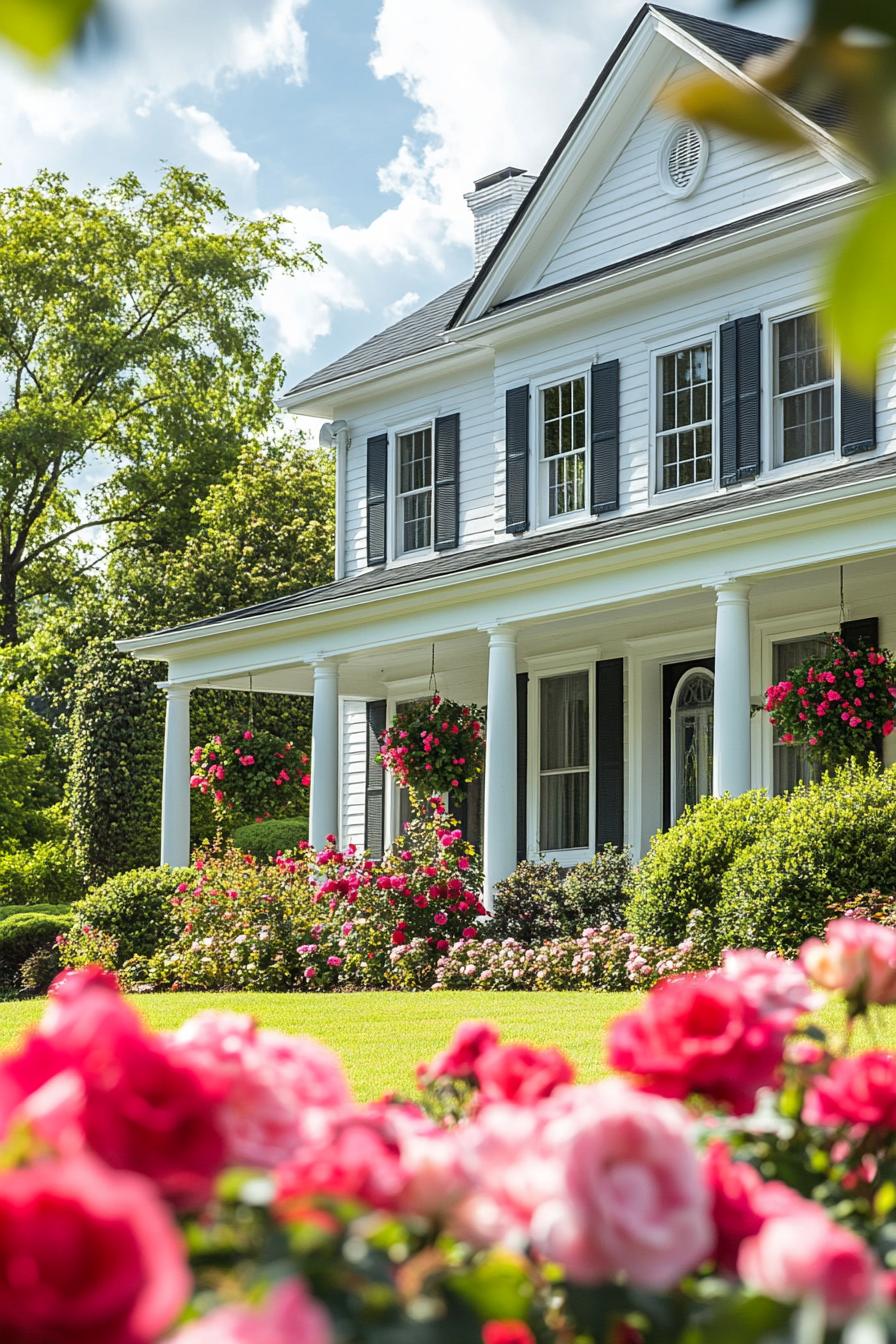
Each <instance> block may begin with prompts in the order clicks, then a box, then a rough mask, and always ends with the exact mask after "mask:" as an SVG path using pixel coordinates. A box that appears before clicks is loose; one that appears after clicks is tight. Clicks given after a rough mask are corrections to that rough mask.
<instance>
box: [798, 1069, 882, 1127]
mask: <svg viewBox="0 0 896 1344" xmlns="http://www.w3.org/2000/svg"><path fill="white" fill-rule="evenodd" d="M803 1118H804V1119H805V1120H806V1122H807V1123H808V1124H810V1125H830V1126H832V1127H835V1128H836V1127H837V1126H839V1125H865V1126H867V1127H868V1128H871V1129H873V1128H876V1127H877V1126H879V1125H880V1126H883V1127H885V1128H886V1129H894V1128H896V1054H893V1053H892V1052H891V1051H889V1050H869V1051H867V1052H866V1053H865V1054H863V1055H854V1056H853V1057H852V1058H851V1059H836V1060H834V1062H833V1064H832V1065H831V1067H830V1069H829V1071H828V1073H827V1075H826V1076H825V1075H819V1076H818V1077H816V1078H815V1079H814V1080H813V1083H812V1088H811V1090H810V1092H809V1095H808V1096H807V1097H806V1104H805V1108H804V1110H803Z"/></svg>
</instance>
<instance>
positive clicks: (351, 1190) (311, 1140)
mask: <svg viewBox="0 0 896 1344" xmlns="http://www.w3.org/2000/svg"><path fill="white" fill-rule="evenodd" d="M390 1109H391V1108H390V1107H389V1106H378V1105H377V1104H373V1105H370V1106H356V1107H345V1108H343V1110H341V1111H339V1112H336V1111H317V1112H315V1114H314V1115H313V1116H312V1117H309V1119H308V1122H307V1123H306V1125H305V1129H304V1134H303V1142H302V1144H301V1146H300V1147H299V1148H298V1150H297V1151H296V1154H295V1156H294V1157H293V1158H292V1160H291V1161H289V1162H288V1163H286V1164H285V1165H283V1166H282V1167H280V1169H279V1171H278V1172H277V1203H278V1205H279V1206H280V1210H281V1214H282V1216H283V1217H284V1219H285V1220H286V1221H288V1220H289V1213H290V1205H291V1204H292V1203H293V1202H294V1201H298V1202H299V1203H300V1204H301V1203H302V1202H303V1201H305V1200H306V1199H308V1198H309V1197H310V1196H312V1195H326V1196H328V1197H329V1198H331V1199H350V1200H358V1201H359V1202H360V1203H361V1204H367V1205H369V1206H370V1207H371V1208H373V1209H398V1208H400V1207H401V1205H402V1198H403V1196H404V1193H405V1190H406V1188H407V1186H408V1183H409V1181H410V1173H409V1172H408V1171H407V1170H406V1168H405V1167H404V1165H403V1163H402V1153H401V1144H400V1142H399V1134H398V1132H397V1130H396V1127H395V1126H394V1125H392V1124H391V1123H390V1116H389V1111H390Z"/></svg>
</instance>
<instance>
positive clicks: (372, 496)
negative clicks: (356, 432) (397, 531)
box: [367, 434, 389, 565]
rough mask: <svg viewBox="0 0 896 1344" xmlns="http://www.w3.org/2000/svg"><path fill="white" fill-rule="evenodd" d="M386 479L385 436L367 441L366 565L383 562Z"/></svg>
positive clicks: (380, 435)
mask: <svg viewBox="0 0 896 1344" xmlns="http://www.w3.org/2000/svg"><path fill="white" fill-rule="evenodd" d="M388 479H389V435H388V434H376V435H374V437H373V438H371V439H368V440H367V563H368V565H384V564H385V563H386V492H387V485H388Z"/></svg>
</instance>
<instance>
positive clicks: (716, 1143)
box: [703, 1139, 805, 1273]
mask: <svg viewBox="0 0 896 1344" xmlns="http://www.w3.org/2000/svg"><path fill="white" fill-rule="evenodd" d="M703 1177H704V1181H705V1183H706V1186H707V1188H708V1190H709V1192H710V1195H711V1197H712V1219H713V1223H714V1224H715V1230H716V1245H715V1251H714V1252H713V1257H714V1259H715V1261H716V1263H717V1265H718V1266H719V1268H720V1269H722V1270H725V1271H726V1272H728V1273H734V1272H735V1270H736V1268H737V1255H738V1251H739V1250H740V1247H741V1245H742V1243H743V1242H744V1241H746V1239H747V1237H753V1236H755V1235H756V1233H757V1232H758V1231H759V1230H760V1228H761V1227H762V1226H763V1225H764V1224H765V1223H766V1222H767V1221H768V1219H769V1218H777V1217H780V1216H781V1215H782V1214H785V1213H793V1212H795V1211H796V1210H797V1209H802V1208H803V1207H804V1205H805V1201H804V1200H803V1199H802V1197H801V1196H800V1195H798V1194H797V1193H796V1191H795V1190H791V1188H790V1186H788V1185H785V1184H784V1183H783V1181H765V1180H763V1179H762V1177H761V1176H760V1174H759V1172H758V1171H757V1170H756V1168H755V1167H751V1166H750V1164H749V1162H739V1161H736V1160H735V1159H734V1158H733V1157H732V1156H731V1152H730V1150H729V1148H728V1147H727V1145H726V1144H724V1143H722V1142H721V1140H719V1139H715V1140H713V1142H712V1143H710V1145H709V1147H708V1148H707V1150H706V1155H705V1158H704V1161H703Z"/></svg>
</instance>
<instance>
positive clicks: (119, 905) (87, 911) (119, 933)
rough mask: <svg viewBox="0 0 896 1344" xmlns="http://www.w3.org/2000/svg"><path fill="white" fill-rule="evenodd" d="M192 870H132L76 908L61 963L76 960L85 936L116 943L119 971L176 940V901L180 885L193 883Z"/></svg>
mask: <svg viewBox="0 0 896 1344" xmlns="http://www.w3.org/2000/svg"><path fill="white" fill-rule="evenodd" d="M195 881H196V872H195V870H194V869H192V868H134V869H132V870H131V872H129V873H119V874H118V875H117V877H110V878H109V880H108V881H107V882H104V883H103V884H102V885H101V886H98V887H95V888H94V889H93V890H92V891H90V892H88V893H87V895H86V896H85V897H84V899H83V900H82V901H77V902H76V903H75V905H74V906H73V907H72V914H73V916H74V923H73V925H72V929H71V932H70V934H69V935H68V939H67V942H66V948H65V952H64V954H63V960H64V961H66V963H68V962H69V961H70V960H73V961H75V963H76V964H77V959H78V957H79V953H80V950H81V943H82V942H83V939H84V936H87V937H89V936H90V934H91V933H93V932H95V931H99V932H100V933H102V934H105V935H107V936H108V937H110V938H113V939H115V941H116V943H117V944H118V951H117V957H116V961H117V964H118V965H119V966H120V965H122V964H123V963H124V962H125V961H127V960H128V958H129V957H134V956H144V957H149V956H152V954H153V953H154V952H155V951H156V949H157V948H159V947H161V946H162V945H163V944H164V943H167V942H168V941H169V940H170V939H171V938H173V937H174V936H175V932H176V929H177V925H176V923H175V921H174V919H173V910H174V907H173V906H172V903H171V901H172V897H173V896H175V895H176V894H177V888H178V886H179V885H180V884H181V883H182V882H188V883H190V884H191V885H192V884H195Z"/></svg>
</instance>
